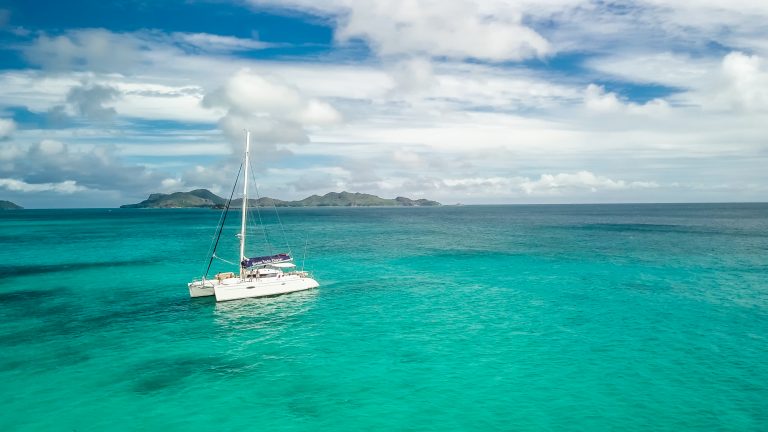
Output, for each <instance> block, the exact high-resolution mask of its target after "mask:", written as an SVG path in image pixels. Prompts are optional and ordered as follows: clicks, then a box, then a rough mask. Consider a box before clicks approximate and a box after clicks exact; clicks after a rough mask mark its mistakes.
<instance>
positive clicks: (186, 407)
mask: <svg viewBox="0 0 768 432" xmlns="http://www.w3.org/2000/svg"><path fill="white" fill-rule="evenodd" d="M252 216H253V217H252V218H253V219H258V217H257V215H255V214H254V215H252ZM279 217H280V218H281V219H282V222H283V224H284V226H285V232H283V231H281V230H280V229H279V224H277V223H276V216H275V214H274V213H272V212H263V214H262V215H261V219H262V222H263V223H264V224H265V226H266V227H267V229H266V231H265V232H261V233H257V234H255V235H254V236H253V239H254V247H253V248H252V250H251V253H252V254H255V253H261V252H265V253H269V252H278V251H282V249H283V248H281V247H279V246H281V245H282V244H283V243H285V242H287V243H288V244H289V245H291V246H292V251H293V253H294V255H296V256H297V257H298V258H299V264H300V265H301V264H302V261H303V259H302V257H303V255H304V253H305V250H306V262H305V263H304V264H305V265H306V267H307V268H308V269H311V270H312V271H313V273H314V275H315V277H316V279H318V281H319V282H320V284H321V287H320V288H319V289H317V290H313V291H308V292H303V293H296V294H290V295H285V296H281V297H273V298H267V299H248V300H242V301H234V302H227V303H220V304H216V303H215V302H214V301H212V299H210V298H203V299H190V298H188V293H187V288H186V283H187V282H188V281H189V280H191V279H192V278H193V277H195V276H199V274H200V272H201V268H203V267H204V258H205V254H206V250H207V249H208V247H209V244H210V241H211V238H212V236H213V234H214V228H215V225H216V223H217V221H218V218H219V213H218V212H216V211H210V210H118V209H112V210H108V209H97V210H22V211H7V212H3V213H0V245H1V246H2V247H1V248H0V270H2V273H1V276H0V277H1V278H0V406H2V411H0V430H2V431H43V430H46V431H47V430H50V431H58V430H61V431H105V430H120V431H134V430H135V431H139V430H140V431H145V430H163V431H166V432H169V431H197V430H200V431H211V430H222V431H224V430H269V431H305V430H336V431H359V430H408V431H422V430H425V431H426V430H440V431H460V430H469V431H471V430H476V431H490V430H510V431H541V430H552V431H560V430H578V431H582V430H583V431H592V430H595V431H602V430H615V431H647V430H654V431H686V430H698V431H710V430H733V431H765V430H768V205H767V204H691V205H682V204H680V205H579V206H463V207H448V206H446V207H441V208H316V209H285V210H281V211H280V215H279ZM237 219H238V218H237V217H233V218H231V219H230V220H228V223H227V227H226V229H225V230H224V234H223V236H222V244H221V246H220V248H219V250H220V252H219V255H220V256H221V257H222V258H225V259H230V260H232V259H235V257H236V255H237V252H236V241H237V238H236V237H235V236H234V234H235V232H236V230H237V222H238V221H237ZM265 235H266V237H267V238H268V239H271V240H273V241H274V243H275V245H276V247H275V250H272V251H271V250H269V249H266V247H265V246H264V243H263V240H264V237H265ZM227 268H228V265H227V264H226V263H224V262H218V264H217V265H216V269H222V270H224V269H227Z"/></svg>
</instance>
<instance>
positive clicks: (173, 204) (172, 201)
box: [120, 189, 441, 208]
mask: <svg viewBox="0 0 768 432" xmlns="http://www.w3.org/2000/svg"><path fill="white" fill-rule="evenodd" d="M242 203H243V200H242V198H240V199H236V200H232V204H231V207H235V208H239V207H242ZM226 204H227V200H226V199H224V198H222V197H220V196H218V195H216V194H214V193H213V192H211V191H209V190H207V189H196V190H193V191H189V192H174V193H170V194H162V193H153V194H151V195H150V196H149V198H147V199H146V200H144V201H142V202H140V203H137V204H125V205H121V206H120V208H224V206H225V205H226ZM439 205H441V204H440V203H439V202H437V201H432V200H427V199H416V200H414V199H410V198H405V197H397V198H394V199H387V198H381V197H378V196H376V195H371V194H365V193H357V192H355V193H353V192H329V193H327V194H325V195H323V196H319V195H312V196H309V197H307V198H304V199H303V200H299V201H283V200H279V199H275V198H268V197H263V198H259V199H249V200H248V206H252V207H272V206H275V207H396V206H399V207H430V206H439Z"/></svg>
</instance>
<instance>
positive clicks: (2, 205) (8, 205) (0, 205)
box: [0, 200, 24, 210]
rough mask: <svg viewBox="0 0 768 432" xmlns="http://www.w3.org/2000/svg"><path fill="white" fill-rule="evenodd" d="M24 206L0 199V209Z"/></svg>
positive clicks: (16, 208)
mask: <svg viewBox="0 0 768 432" xmlns="http://www.w3.org/2000/svg"><path fill="white" fill-rule="evenodd" d="M23 208H24V207H22V206H20V205H18V204H15V203H12V202H10V201H3V200H0V210H21V209H23Z"/></svg>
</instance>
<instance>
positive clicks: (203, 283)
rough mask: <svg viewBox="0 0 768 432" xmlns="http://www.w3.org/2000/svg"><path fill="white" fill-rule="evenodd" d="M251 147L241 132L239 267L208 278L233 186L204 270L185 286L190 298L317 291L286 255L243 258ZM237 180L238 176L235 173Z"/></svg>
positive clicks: (224, 298) (219, 299)
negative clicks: (243, 153)
mask: <svg viewBox="0 0 768 432" xmlns="http://www.w3.org/2000/svg"><path fill="white" fill-rule="evenodd" d="M250 146H251V134H250V132H249V131H246V132H245V157H244V162H243V165H242V167H241V169H240V170H241V171H242V172H244V174H243V204H242V206H241V207H242V212H241V223H240V234H239V235H238V237H240V265H239V269H238V272H237V273H235V272H222V273H217V274H216V275H215V276H214V277H213V278H208V272H209V271H210V268H211V263H212V262H213V259H214V258H218V257H217V256H216V248H217V246H218V244H219V239H220V238H221V232H222V230H223V228H224V223H225V222H226V214H227V212H228V211H229V208H230V205H231V204H232V195H233V194H234V189H235V187H236V186H237V179H235V187H233V188H232V194H230V197H229V200H228V201H227V204H226V206H225V208H224V212H223V214H222V218H221V221H220V222H219V227H218V230H217V231H218V234H217V235H216V237H215V242H214V244H213V247H212V253H211V256H210V257H209V259H208V267H207V269H206V271H205V273H204V275H203V276H202V277H201V278H198V279H195V280H193V281H192V282H190V283H188V284H187V286H188V287H189V295H190V297H205V296H216V301H227V300H238V299H244V298H251V297H266V296H275V295H279V294H286V293H291V292H296V291H304V290H308V289H312V288H317V287H318V286H319V284H318V283H317V281H316V280H315V279H313V278H312V276H311V275H310V274H309V272H306V271H304V270H296V264H294V263H293V257H292V256H291V254H290V253H279V254H275V255H267V256H257V257H250V258H249V257H247V256H246V250H245V248H246V240H247V238H246V221H247V218H248V171H249V170H250V165H249V162H250V161H249V153H250ZM238 177H239V173H238Z"/></svg>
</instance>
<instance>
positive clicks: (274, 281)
mask: <svg viewBox="0 0 768 432" xmlns="http://www.w3.org/2000/svg"><path fill="white" fill-rule="evenodd" d="M187 286H188V287H189V296H190V297H208V296H214V295H215V296H216V301H228V300H238V299H244V298H254V297H267V296H275V295H280V294H287V293H292V292H296V291H304V290H308V289H312V288H317V287H318V286H319V284H318V283H317V281H316V280H314V279H312V278H311V277H309V276H302V275H296V274H282V275H280V277H270V278H252V279H246V280H241V279H240V278H229V279H224V280H221V281H219V280H205V281H195V282H192V283H189V284H187Z"/></svg>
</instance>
